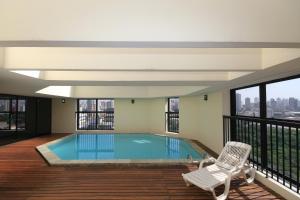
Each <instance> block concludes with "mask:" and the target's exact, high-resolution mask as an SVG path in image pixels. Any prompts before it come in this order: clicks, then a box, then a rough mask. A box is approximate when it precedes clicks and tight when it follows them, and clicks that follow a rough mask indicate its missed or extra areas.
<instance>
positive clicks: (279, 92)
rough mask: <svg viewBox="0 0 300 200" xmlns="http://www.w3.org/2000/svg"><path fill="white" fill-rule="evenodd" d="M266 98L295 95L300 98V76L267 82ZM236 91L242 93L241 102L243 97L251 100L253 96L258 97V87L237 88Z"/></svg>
mask: <svg viewBox="0 0 300 200" xmlns="http://www.w3.org/2000/svg"><path fill="white" fill-rule="evenodd" d="M266 89H267V100H269V99H271V98H274V99H276V98H278V97H280V98H286V99H288V98H290V97H295V98H297V99H298V100H300V78H297V79H292V80H288V81H282V82H278V83H272V84H267V88H266ZM237 93H239V94H241V95H242V102H243V99H245V98H246V97H250V98H251V102H253V101H254V98H255V97H259V88H258V86H257V87H253V88H246V89H241V90H237Z"/></svg>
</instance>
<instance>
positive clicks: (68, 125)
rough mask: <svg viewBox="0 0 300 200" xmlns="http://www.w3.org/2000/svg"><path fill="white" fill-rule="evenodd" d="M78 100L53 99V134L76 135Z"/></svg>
mask: <svg viewBox="0 0 300 200" xmlns="http://www.w3.org/2000/svg"><path fill="white" fill-rule="evenodd" d="M75 112H76V99H66V102H65V103H62V102H61V99H60V98H55V99H52V132H53V133H74V132H75V130H76V116H75Z"/></svg>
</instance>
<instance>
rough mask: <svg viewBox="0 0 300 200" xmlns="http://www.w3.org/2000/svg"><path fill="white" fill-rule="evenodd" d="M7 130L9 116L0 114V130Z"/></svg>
mask: <svg viewBox="0 0 300 200" xmlns="http://www.w3.org/2000/svg"><path fill="white" fill-rule="evenodd" d="M1 129H9V114H8V113H0V130H1Z"/></svg>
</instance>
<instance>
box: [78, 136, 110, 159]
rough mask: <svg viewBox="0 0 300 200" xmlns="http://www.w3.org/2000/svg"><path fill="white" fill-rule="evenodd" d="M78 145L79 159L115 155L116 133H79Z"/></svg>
mask: <svg viewBox="0 0 300 200" xmlns="http://www.w3.org/2000/svg"><path fill="white" fill-rule="evenodd" d="M76 146H77V157H78V159H100V158H101V159H103V158H104V159H105V158H106V159H110V158H113V157H114V135H111V134H78V135H77V137H76Z"/></svg>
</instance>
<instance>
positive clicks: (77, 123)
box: [76, 98, 115, 131]
mask: <svg viewBox="0 0 300 200" xmlns="http://www.w3.org/2000/svg"><path fill="white" fill-rule="evenodd" d="M81 100H95V101H96V109H95V111H80V104H79V102H80V101H81ZM99 100H112V101H115V99H113V98H79V99H77V111H76V129H77V130H100V131H101V130H103V131H110V130H114V129H115V127H114V126H115V116H114V113H115V106H114V107H113V108H114V110H113V111H99V110H98V101H99ZM80 113H90V114H95V115H96V117H95V120H96V124H95V127H96V128H89V129H88V128H80V127H79V124H80V123H79V115H80ZM101 113H109V114H113V117H112V118H113V124H112V126H111V128H109V129H100V128H98V118H99V114H101Z"/></svg>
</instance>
